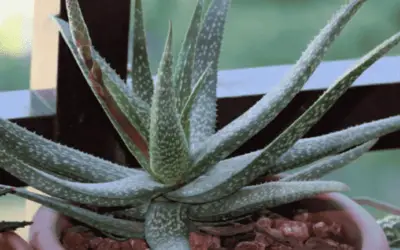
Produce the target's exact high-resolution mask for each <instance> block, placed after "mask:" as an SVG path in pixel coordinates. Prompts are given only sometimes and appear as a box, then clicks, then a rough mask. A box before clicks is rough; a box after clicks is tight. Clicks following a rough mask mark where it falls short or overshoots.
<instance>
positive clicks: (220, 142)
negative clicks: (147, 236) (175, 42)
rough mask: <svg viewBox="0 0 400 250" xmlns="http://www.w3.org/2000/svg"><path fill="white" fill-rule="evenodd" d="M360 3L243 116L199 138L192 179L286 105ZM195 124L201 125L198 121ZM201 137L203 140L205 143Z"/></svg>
mask: <svg viewBox="0 0 400 250" xmlns="http://www.w3.org/2000/svg"><path fill="white" fill-rule="evenodd" d="M364 2H365V0H354V1H352V3H350V4H348V5H346V6H344V7H342V8H341V10H339V11H338V12H337V13H336V14H335V15H334V17H333V18H332V19H331V20H330V21H329V22H328V24H327V25H326V26H325V27H324V28H323V29H322V30H321V32H320V33H319V34H318V36H317V37H315V39H314V40H313V41H312V42H311V43H310V45H309V46H308V47H307V49H306V50H305V51H304V53H303V54H302V56H301V57H300V59H299V60H298V61H297V63H296V64H295V65H294V66H293V68H292V70H291V71H290V72H289V74H288V75H287V77H286V78H285V79H284V80H283V81H282V83H281V84H279V85H278V86H276V87H275V88H274V89H272V90H271V91H270V92H269V93H267V94H266V95H264V97H262V98H261V99H260V100H259V101H258V102H257V103H256V104H254V105H253V106H252V107H251V108H250V109H248V110H247V111H246V112H245V113H244V114H242V115H241V116H239V117H238V118H236V119H235V120H234V121H232V122H231V123H229V124H228V125H226V126H225V127H223V128H222V129H221V130H219V131H218V132H216V133H215V134H213V135H212V136H210V137H209V138H207V136H208V135H210V133H208V134H204V135H201V136H200V137H199V142H203V143H202V144H201V145H199V146H198V147H196V149H195V152H194V163H195V164H196V168H195V170H193V171H192V172H193V174H192V176H193V178H195V177H197V176H199V175H200V174H201V173H202V172H203V171H204V170H205V168H207V167H209V166H211V165H214V164H215V163H217V162H218V161H220V160H222V159H224V158H225V157H227V156H228V155H229V154H231V153H232V152H234V151H235V150H236V149H238V148H239V147H240V146H241V145H242V144H243V143H244V142H246V141H247V140H248V139H250V138H251V137H252V136H254V135H255V134H256V133H258V132H259V131H261V130H262V129H263V128H264V127H265V126H267V125H268V124H269V123H270V122H271V121H272V120H273V119H274V118H275V117H276V116H277V115H278V114H279V113H280V112H281V111H282V110H283V109H284V108H285V107H286V106H287V105H288V104H289V102H290V101H291V100H292V99H293V98H294V97H295V96H296V94H297V93H298V92H300V90H301V89H302V87H303V86H304V84H305V83H306V81H307V80H308V78H309V77H310V76H311V74H312V73H313V72H314V70H315V68H316V67H317V66H318V64H319V63H320V62H321V59H322V57H323V55H324V54H325V52H326V50H327V48H328V47H329V46H330V45H331V43H332V42H333V41H334V40H335V38H336V37H337V36H338V35H339V34H340V32H341V31H342V29H343V27H344V26H345V24H346V23H347V22H348V21H349V20H350V18H351V17H352V16H353V15H354V14H355V12H356V11H357V10H358V9H359V8H360V7H361V5H362V3H364ZM212 101H215V99H213V100H212ZM207 102H211V100H207V101H204V100H202V101H201V103H202V104H203V106H202V107H201V108H202V109H204V110H209V109H210V108H211V107H209V105H210V104H206V106H205V105H204V103H207ZM211 110H212V109H211ZM208 112H211V111H208ZM195 114H196V113H195ZM195 114H194V115H193V117H194V118H197V117H202V116H203V115H204V114H203V115H201V116H198V115H197V116H195ZM199 121H201V122H202V123H204V121H202V120H201V119H200V120H199ZM193 130H194V131H198V130H199V128H197V127H195V128H194V129H193ZM200 131H202V130H200ZM205 138H207V139H206V140H205Z"/></svg>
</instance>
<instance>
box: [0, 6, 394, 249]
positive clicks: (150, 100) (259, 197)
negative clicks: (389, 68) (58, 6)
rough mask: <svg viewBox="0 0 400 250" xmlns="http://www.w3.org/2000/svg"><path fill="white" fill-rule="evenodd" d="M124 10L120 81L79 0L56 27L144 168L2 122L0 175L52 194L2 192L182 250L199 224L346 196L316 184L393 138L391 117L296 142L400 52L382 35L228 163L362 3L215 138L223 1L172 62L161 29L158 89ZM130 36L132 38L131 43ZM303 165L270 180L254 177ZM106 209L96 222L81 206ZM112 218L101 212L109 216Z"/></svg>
mask: <svg viewBox="0 0 400 250" xmlns="http://www.w3.org/2000/svg"><path fill="white" fill-rule="evenodd" d="M133 1H134V2H132V10H131V11H132V23H131V32H132V33H133V39H132V41H133V44H130V46H132V48H133V58H131V60H130V61H131V66H130V67H131V73H130V75H129V76H128V79H127V82H131V83H132V86H130V85H129V84H127V83H126V82H125V81H124V80H123V79H121V78H120V77H119V76H118V75H117V74H116V72H115V71H114V70H113V69H112V68H111V66H110V65H109V64H107V62H106V60H105V59H103V58H102V57H101V55H100V54H99V53H98V52H97V51H96V50H95V49H94V47H93V45H92V42H91V39H90V34H89V31H88V30H87V28H86V25H85V21H84V17H83V16H82V13H81V12H80V9H79V4H78V1H77V0H67V1H66V3H67V11H68V17H69V20H68V23H67V22H65V21H64V20H61V19H58V18H56V19H55V20H56V22H57V23H58V25H59V28H60V32H61V34H62V36H63V38H64V41H65V42H66V43H67V44H68V46H69V48H70V50H71V53H72V55H73V56H74V58H75V60H76V61H77V64H78V66H79V67H80V69H81V72H82V74H83V76H84V77H85V79H86V81H87V83H88V85H89V86H90V88H91V89H92V91H93V93H94V95H95V96H96V98H97V100H98V101H99V103H100V105H101V107H102V108H103V109H104V110H105V112H106V114H107V116H108V117H109V119H110V121H111V122H112V124H113V126H114V127H115V129H116V130H117V132H118V134H119V135H120V137H121V139H122V141H123V142H124V143H125V144H126V146H127V148H128V149H129V150H130V152H131V153H132V155H133V156H135V157H136V158H137V159H138V162H139V164H140V165H141V167H142V168H143V169H128V168H125V167H124V166H119V165H116V164H114V163H111V162H108V161H105V160H102V159H99V158H97V157H94V156H91V155H88V154H85V153H83V152H80V151H78V150H75V149H72V148H68V147H66V146H63V145H59V144H58V143H55V142H52V141H49V140H47V139H44V138H42V137H40V136H38V135H36V134H34V133H32V132H29V131H27V130H25V129H23V128H21V127H19V126H18V125H16V124H14V123H12V122H10V121H6V120H4V119H0V138H1V141H0V168H2V169H4V170H6V171H8V172H9V173H11V174H12V175H14V176H16V177H17V178H19V179H21V180H23V181H25V182H26V183H28V184H29V185H30V186H33V187H35V188H36V189H38V190H41V191H43V192H45V193H46V194H48V195H50V196H45V195H39V194H35V193H32V192H29V191H27V190H25V189H21V188H13V187H9V186H4V185H1V186H0V194H6V193H12V194H14V195H17V196H20V197H23V198H26V199H29V200H32V201H35V202H38V203H40V204H43V205H44V206H47V207H50V208H52V209H55V210H57V211H60V212H61V213H63V214H65V215H67V216H69V217H71V218H73V219H76V220H79V221H81V222H83V223H84V224H86V225H87V226H90V227H93V228H95V229H98V230H100V231H101V232H103V233H104V234H105V235H106V236H109V237H113V238H114V237H115V238H132V237H144V238H145V239H146V240H147V242H148V243H149V245H150V247H151V248H152V249H168V248H169V249H182V250H183V249H189V239H188V236H189V233H190V232H191V231H192V230H198V228H196V225H202V226H207V225H215V224H216V223H217V224H218V223H221V222H223V221H235V220H237V219H239V218H242V216H246V215H248V214H251V213H254V212H257V211H258V210H260V209H268V208H271V207H275V206H278V205H282V204H287V203H290V202H294V201H298V200H301V199H304V198H309V197H312V196H315V195H317V194H320V193H326V192H338V191H346V190H347V186H346V185H345V184H343V183H340V182H336V181H321V180H318V179H319V178H320V177H322V176H323V175H324V174H326V173H328V172H330V171H333V170H335V169H338V168H341V167H343V166H345V165H346V164H348V163H349V162H351V161H353V160H355V159H357V158H358V157H360V156H361V155H362V154H363V153H365V152H367V151H368V150H369V149H370V148H371V147H372V146H373V145H374V144H375V143H376V141H377V140H378V138H379V137H381V136H384V135H386V134H388V133H391V132H394V131H397V130H399V129H400V115H397V116H393V117H389V118H385V119H381V120H377V121H372V122H369V123H365V124H361V125H357V126H354V127H351V128H348V129H345V130H342V131H336V132H332V133H330V134H326V135H321V136H318V137H313V138H306V139H301V138H302V137H303V136H304V135H305V134H306V133H307V131H309V130H310V129H311V127H312V126H313V125H314V124H316V123H317V122H318V121H319V120H320V119H321V118H322V117H323V115H324V114H325V113H326V112H327V111H328V110H329V109H330V108H331V107H332V106H333V105H334V103H335V102H336V101H337V100H338V99H339V98H340V97H341V96H342V95H343V94H344V93H345V92H346V90H347V89H348V88H349V87H350V86H351V84H352V83H353V82H354V81H355V80H356V79H357V78H358V77H359V76H360V75H361V74H362V73H363V72H364V71H365V70H366V69H367V68H368V67H370V66H371V65H372V64H373V63H374V62H376V61H377V60H378V59H379V58H381V57H382V56H383V55H384V54H385V53H386V52H388V51H389V50H390V49H391V48H393V47H394V46H395V45H396V44H397V43H399V42H400V33H399V34H395V35H394V36H392V37H390V38H389V39H387V40H386V41H384V42H383V43H381V44H380V45H379V46H377V47H376V48H375V49H374V50H372V51H371V52H370V53H368V54H367V55H365V56H364V57H363V58H361V59H360V61H359V63H357V64H356V65H355V66H353V67H352V68H351V69H349V70H348V71H347V72H346V73H345V74H344V75H343V76H342V77H340V78H339V79H338V80H337V81H336V82H335V83H333V84H332V86H331V87H329V88H328V89H327V90H326V91H325V93H324V94H323V95H321V97H320V98H319V99H318V100H317V101H316V102H315V103H314V104H313V105H312V106H311V107H310V108H309V109H308V110H306V111H305V112H304V114H302V115H301V116H300V117H299V118H298V119H297V120H296V121H295V122H293V123H292V124H291V125H290V126H289V127H288V128H286V129H285V130H284V131H283V132H282V133H281V134H280V135H279V136H277V137H276V138H275V139H274V140H273V141H272V142H271V143H269V144H267V145H266V146H265V147H264V148H263V149H261V150H258V151H255V152H250V153H248V154H245V155H240V156H237V157H232V158H227V157H229V155H230V154H231V153H232V152H233V151H235V150H236V149H237V148H239V147H240V146H241V145H242V144H243V143H245V142H246V141H248V140H249V139H250V138H251V137H252V136H254V135H255V134H257V133H258V132H259V131H260V130H262V129H263V128H265V127H266V126H267V124H269V123H270V122H271V121H273V120H274V118H275V117H276V116H277V115H278V114H279V113H280V112H281V111H282V110H283V109H284V108H285V107H286V106H287V105H288V104H289V103H290V101H291V100H292V99H293V98H294V97H295V96H296V94H297V93H298V92H299V91H300V90H301V88H302V87H303V86H304V84H306V82H307V80H308V79H309V77H310V76H311V75H312V73H313V72H314V70H315V68H316V67H317V66H318V64H319V63H320V62H321V60H322V58H323V56H324V54H325V52H326V51H327V49H328V47H329V46H330V45H331V44H332V43H333V41H334V40H335V38H336V37H337V36H338V35H339V34H340V33H341V31H342V30H343V28H344V26H345V25H346V23H348V22H349V21H350V20H351V17H352V16H353V15H354V14H355V13H356V12H357V10H358V9H359V8H360V7H361V5H362V4H363V3H364V2H365V0H354V1H351V2H350V3H349V4H346V5H344V6H343V7H342V8H341V9H340V10H339V11H338V12H337V13H336V14H335V15H334V16H333V17H332V19H331V20H330V21H329V22H328V24H327V25H326V26H325V28H323V29H322V30H321V32H320V33H319V34H318V35H317V36H316V37H315V39H314V40H313V41H312V42H311V43H310V44H309V46H308V47H307V49H306V50H305V51H304V53H303V55H302V56H301V57H300V59H299V60H298V61H297V63H296V64H295V65H294V67H293V69H292V70H291V71H290V72H289V73H288V75H287V76H286V77H285V78H284V79H283V81H282V82H281V83H280V84H278V85H277V87H276V88H275V89H274V90H273V91H271V92H269V93H268V94H266V95H265V96H264V97H263V98H262V99H261V100H260V101H259V102H257V103H256V104H255V105H254V106H252V107H251V108H250V109H249V110H248V111H246V112H245V113H244V114H242V115H241V116H239V117H238V118H237V119H235V120H234V121H233V122H231V123H230V124H228V125H227V126H226V127H224V128H222V129H221V130H219V131H217V132H215V124H216V100H217V98H216V86H217V82H218V81H217V80H218V79H217V72H218V59H219V54H220V49H221V45H222V37H223V30H224V25H225V21H226V18H227V13H228V9H229V6H230V3H231V0H212V1H211V3H210V4H209V7H208V10H207V11H206V12H205V16H204V17H203V18H202V12H203V9H204V7H205V6H204V5H205V3H204V1H203V0H198V3H197V6H196V8H195V10H194V12H193V18H192V19H191V22H190V25H189V27H188V31H187V33H186V37H185V40H184V41H183V43H182V47H181V50H180V53H179V55H178V60H177V63H176V64H174V60H173V57H172V48H171V44H172V40H173V36H172V26H171V25H170V28H169V33H168V37H167V39H166V45H165V49H164V53H163V56H162V59H161V62H160V66H159V69H158V73H157V79H156V82H153V79H152V77H151V72H150V68H149V62H148V55H147V47H146V37H145V32H144V25H143V13H142V3H141V0H133ZM131 35H132V34H131ZM305 165H309V167H308V168H306V169H305V170H303V171H300V172H298V173H294V174H292V175H289V176H288V177H285V178H283V179H281V180H279V181H273V182H267V183H262V184H257V185H255V184H254V181H255V180H256V179H258V178H259V177H263V176H264V177H265V176H266V175H273V174H279V173H281V172H283V171H286V170H291V169H295V168H298V167H303V166H305ZM83 204H84V205H91V206H96V207H112V208H113V210H112V211H111V212H108V213H107V214H105V213H100V212H95V211H92V210H89V209H86V208H83V207H82V206H81V205H83ZM108 210H109V209H108Z"/></svg>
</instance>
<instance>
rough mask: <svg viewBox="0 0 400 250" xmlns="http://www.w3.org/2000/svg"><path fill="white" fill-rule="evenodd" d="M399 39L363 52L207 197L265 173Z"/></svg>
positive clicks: (399, 36) (399, 37)
mask: <svg viewBox="0 0 400 250" xmlns="http://www.w3.org/2000/svg"><path fill="white" fill-rule="evenodd" d="M398 42H400V33H398V34H396V35H394V36H392V37H391V38H389V39H387V40H386V41H384V42H383V43H382V44H380V45H379V46H377V47H376V48H375V49H374V50H372V51H371V52H369V53H368V54H367V55H365V56H364V57H363V58H361V60H360V61H359V62H358V63H357V64H356V65H355V66H354V67H353V68H352V69H350V70H349V71H348V72H347V73H346V74H344V76H343V77H341V78H339V80H337V81H336V82H335V83H334V84H333V85H332V86H330V87H329V88H328V90H326V91H325V92H324V93H323V94H322V96H320V98H318V100H317V101H316V102H315V103H314V104H313V105H312V106H311V107H310V108H308V109H307V110H306V111H305V112H304V113H303V114H302V115H301V116H300V117H299V118H298V119H297V120H296V121H295V122H293V123H292V124H291V125H290V126H289V127H288V128H287V129H285V130H284V131H283V132H282V133H281V134H280V135H279V136H278V137H277V138H275V139H274V140H273V141H272V142H271V143H270V144H269V145H267V146H266V147H265V148H264V149H263V150H262V151H261V153H260V154H259V155H258V156H257V157H256V158H255V159H254V160H253V161H252V162H251V163H250V164H248V165H247V166H246V168H244V169H243V170H242V171H240V172H237V173H235V174H234V175H233V176H231V177H230V178H229V179H227V180H226V181H225V183H224V184H222V185H220V186H219V187H218V188H217V189H214V190H213V191H212V192H211V194H207V197H208V198H209V199H210V198H212V197H213V198H220V197H224V196H226V195H229V194H231V193H233V192H235V191H236V190H238V189H240V188H241V187H244V186H246V185H249V184H250V183H252V182H253V181H254V180H255V179H256V178H258V177H260V176H262V175H266V174H267V171H268V169H269V168H270V166H271V165H273V164H274V163H275V162H276V161H277V160H278V159H279V157H280V156H281V155H282V154H284V153H285V152H286V151H288V150H289V149H290V148H291V147H292V146H293V145H294V144H295V143H296V141H298V140H299V139H300V138H301V137H303V136H304V135H305V134H306V133H307V132H308V131H309V130H310V129H311V128H312V126H314V125H315V124H316V123H317V122H318V121H319V120H320V119H321V118H322V117H323V115H324V114H325V113H326V112H327V111H328V110H329V109H330V108H331V107H332V106H333V104H335V102H336V101H337V100H338V99H339V98H340V97H341V96H342V95H343V94H344V93H345V92H346V91H347V89H348V88H349V87H350V86H351V84H352V83H353V82H354V81H355V80H356V79H357V78H358V77H359V76H360V75H361V74H362V73H363V72H364V71H365V70H366V69H367V68H368V67H369V66H370V65H372V64H373V63H374V62H375V61H377V60H378V59H379V58H381V57H382V56H383V55H384V54H385V53H386V52H388V51H389V50H390V49H391V48H393V47H394V46H395V45H396V44H397V43H398Z"/></svg>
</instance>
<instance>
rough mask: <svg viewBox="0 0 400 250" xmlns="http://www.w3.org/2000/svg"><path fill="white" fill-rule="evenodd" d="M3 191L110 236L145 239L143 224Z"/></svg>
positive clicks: (12, 190)
mask: <svg viewBox="0 0 400 250" xmlns="http://www.w3.org/2000/svg"><path fill="white" fill-rule="evenodd" d="M0 188H1V189H5V190H8V191H9V193H12V194H14V195H17V196H19V197H22V198H25V199H28V200H31V201H34V202H36V203H39V204H41V205H43V206H46V207H48V208H51V209H54V210H56V211H58V212H60V213H61V214H64V215H65V216H68V217H70V218H72V219H75V220H78V221H80V222H82V223H84V224H86V225H88V226H91V227H93V228H96V229H98V230H100V231H103V232H107V233H110V234H115V235H119V236H122V237H127V238H143V236H144V227H143V223H138V222H134V221H128V220H121V219H117V218H113V217H111V216H107V215H101V214H99V213H96V212H92V211H90V210H87V209H84V208H80V207H77V206H74V205H71V204H69V203H67V202H66V201H64V200H61V199H57V198H53V197H49V196H44V195H40V194H36V193H32V192H29V191H27V190H25V189H23V188H14V187H9V186H4V185H0Z"/></svg>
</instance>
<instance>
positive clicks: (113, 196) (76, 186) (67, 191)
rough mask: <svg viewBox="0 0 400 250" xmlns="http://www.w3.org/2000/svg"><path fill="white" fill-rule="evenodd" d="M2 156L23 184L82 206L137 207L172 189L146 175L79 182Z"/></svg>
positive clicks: (7, 168)
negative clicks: (61, 177)
mask: <svg viewBox="0 0 400 250" xmlns="http://www.w3.org/2000/svg"><path fill="white" fill-rule="evenodd" d="M0 157H1V158H0V159H1V161H0V168H2V169H4V170H5V171H7V172H9V173H10V174H12V175H14V176H15V177H17V178H18V179H20V180H21V181H24V182H26V183H27V184H28V185H30V186H32V187H34V188H36V189H38V190H40V191H42V192H44V193H46V194H49V195H51V196H55V197H58V198H63V199H68V200H71V201H73V202H78V203H82V204H90V205H96V206H103V207H116V206H126V205H137V204H142V203H143V201H144V200H149V199H151V197H152V196H154V195H156V194H158V193H160V192H163V191H166V190H168V189H169V188H168V187H166V186H164V185H162V184H160V183H158V182H155V181H154V180H152V179H151V177H150V176H149V175H148V174H147V173H144V174H137V175H135V176H132V177H126V178H124V179H120V180H116V181H110V182H103V183H80V182H72V181H67V180H64V179H60V178H57V177H55V176H53V175H50V174H47V173H45V172H43V171H40V170H37V169H34V168H33V167H31V166H29V165H28V164H25V163H24V162H22V161H20V160H18V159H16V158H14V157H13V156H12V155H11V154H10V152H7V151H4V150H1V151H0Z"/></svg>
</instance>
